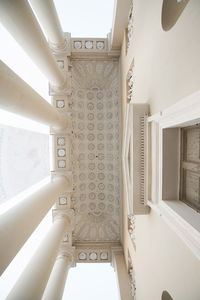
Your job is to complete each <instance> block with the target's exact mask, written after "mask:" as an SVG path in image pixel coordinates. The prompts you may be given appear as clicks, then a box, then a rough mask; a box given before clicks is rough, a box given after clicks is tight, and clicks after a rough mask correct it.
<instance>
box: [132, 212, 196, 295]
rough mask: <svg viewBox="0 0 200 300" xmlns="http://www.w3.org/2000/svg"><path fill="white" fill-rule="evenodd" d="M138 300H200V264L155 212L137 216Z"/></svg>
mask: <svg viewBox="0 0 200 300" xmlns="http://www.w3.org/2000/svg"><path fill="white" fill-rule="evenodd" d="M136 236H137V254H136V256H137V261H136V274H137V277H136V280H137V299H138V300H146V299H149V300H159V299H161V295H162V292H163V290H167V291H168V292H169V293H170V295H171V296H172V298H173V299H174V300H199V299H200V284H199V283H200V279H199V278H200V262H199V260H198V259H197V258H196V257H195V256H194V255H193V254H192V252H191V251H190V249H189V248H188V247H187V246H186V245H185V244H184V243H183V242H182V240H180V238H179V237H178V236H177V235H176V234H175V233H174V232H173V231H172V230H171V228H169V226H168V225H167V224H166V223H165V221H164V220H163V219H162V217H160V216H159V215H158V214H157V213H155V212H154V211H151V213H150V215H148V216H137V223H136Z"/></svg>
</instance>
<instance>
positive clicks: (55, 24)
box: [30, 0, 66, 50]
mask: <svg viewBox="0 0 200 300" xmlns="http://www.w3.org/2000/svg"><path fill="white" fill-rule="evenodd" d="M30 3H31V6H32V8H33V10H34V12H35V14H36V15H37V17H38V19H39V21H40V23H41V25H42V27H43V29H44V32H45V33H46V35H47V37H48V39H49V44H50V46H51V47H52V48H55V49H60V50H64V49H65V47H66V42H65V39H64V34H63V31H62V28H61V25H60V22H59V19H58V15H57V12H56V8H55V5H54V2H53V0H45V1H41V0H30Z"/></svg>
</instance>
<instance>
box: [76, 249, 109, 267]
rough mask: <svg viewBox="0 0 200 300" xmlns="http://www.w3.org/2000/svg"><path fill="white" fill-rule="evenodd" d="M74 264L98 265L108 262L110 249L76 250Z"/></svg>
mask: <svg viewBox="0 0 200 300" xmlns="http://www.w3.org/2000/svg"><path fill="white" fill-rule="evenodd" d="M75 259H76V262H79V263H80V262H81V263H86V262H87V263H88V262H89V263H99V262H110V249H98V248H96V249H94V248H93V247H92V248H88V249H87V248H86V249H76V257H75Z"/></svg>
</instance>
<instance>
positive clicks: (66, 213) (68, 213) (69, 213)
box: [52, 208, 75, 232]
mask: <svg viewBox="0 0 200 300" xmlns="http://www.w3.org/2000/svg"><path fill="white" fill-rule="evenodd" d="M52 217H53V223H54V222H56V221H57V220H63V219H64V220H65V221H66V222H67V223H68V226H67V232H70V231H73V229H74V226H75V217H74V210H73V209H72V208H70V209H66V210H61V209H53V210H52Z"/></svg>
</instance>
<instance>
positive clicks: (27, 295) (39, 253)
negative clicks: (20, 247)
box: [7, 210, 73, 300]
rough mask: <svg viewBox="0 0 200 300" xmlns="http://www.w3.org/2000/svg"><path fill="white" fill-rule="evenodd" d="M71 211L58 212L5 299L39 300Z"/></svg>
mask: <svg viewBox="0 0 200 300" xmlns="http://www.w3.org/2000/svg"><path fill="white" fill-rule="evenodd" d="M72 218H73V211H72V210H68V211H67V212H61V213H58V214H57V215H56V216H55V217H54V223H53V224H52V226H51V228H50V230H49V232H48V233H47V235H46V237H45V238H44V239H43V241H42V242H41V244H40V245H39V247H38V249H37V250H36V252H35V254H34V255H33V257H32V259H31V261H30V262H29V264H28V265H27V267H26V268H25V270H24V271H23V273H22V275H21V276H20V278H19V279H18V281H17V282H16V284H15V286H14V287H13V289H12V290H11V292H10V294H9V295H8V297H7V300H27V299H28V300H41V298H42V295H43V292H44V289H45V286H46V284H47V281H48V278H49V276H50V273H51V270H52V268H53V265H54V262H55V259H56V256H57V253H58V250H59V247H60V244H61V242H62V239H63V236H64V234H65V232H66V230H67V228H69V227H70V226H71V224H72Z"/></svg>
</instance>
